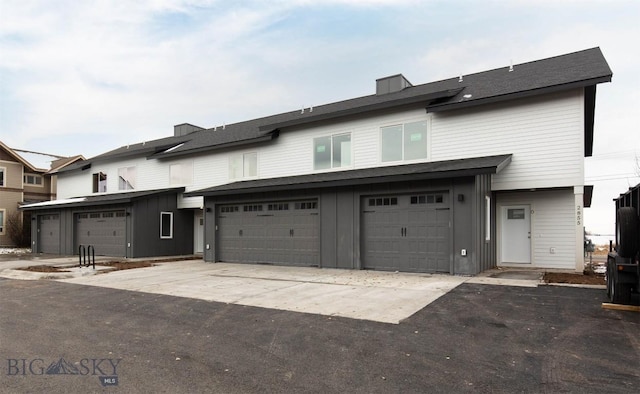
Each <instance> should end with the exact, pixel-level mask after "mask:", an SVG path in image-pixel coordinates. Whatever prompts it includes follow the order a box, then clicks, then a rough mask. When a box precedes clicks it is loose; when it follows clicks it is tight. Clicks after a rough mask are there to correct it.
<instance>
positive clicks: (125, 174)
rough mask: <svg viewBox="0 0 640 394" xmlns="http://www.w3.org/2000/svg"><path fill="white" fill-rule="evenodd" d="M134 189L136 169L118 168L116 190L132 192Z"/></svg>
mask: <svg viewBox="0 0 640 394" xmlns="http://www.w3.org/2000/svg"><path fill="white" fill-rule="evenodd" d="M135 188H136V168H135V167H122V168H118V190H134V189H135Z"/></svg>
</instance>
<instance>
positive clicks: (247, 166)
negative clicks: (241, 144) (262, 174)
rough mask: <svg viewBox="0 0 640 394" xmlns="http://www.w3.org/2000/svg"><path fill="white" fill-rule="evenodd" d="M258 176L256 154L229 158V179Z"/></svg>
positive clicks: (244, 154)
mask: <svg viewBox="0 0 640 394" xmlns="http://www.w3.org/2000/svg"><path fill="white" fill-rule="evenodd" d="M256 176H258V154H257V153H256V152H251V153H243V154H238V155H233V156H231V157H229V179H242V178H251V177H256Z"/></svg>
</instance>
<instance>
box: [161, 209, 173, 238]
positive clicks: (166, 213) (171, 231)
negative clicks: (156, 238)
mask: <svg viewBox="0 0 640 394" xmlns="http://www.w3.org/2000/svg"><path fill="white" fill-rule="evenodd" d="M164 215H169V235H164V234H163V233H164V232H163V231H162V230H164V227H163V220H162V219H163V216H164ZM160 239H173V212H169V211H161V212H160Z"/></svg>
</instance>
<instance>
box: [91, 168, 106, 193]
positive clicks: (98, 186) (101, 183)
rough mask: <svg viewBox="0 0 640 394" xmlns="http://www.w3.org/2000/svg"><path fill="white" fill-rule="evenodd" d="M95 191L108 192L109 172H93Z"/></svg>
mask: <svg viewBox="0 0 640 394" xmlns="http://www.w3.org/2000/svg"><path fill="white" fill-rule="evenodd" d="M93 192H94V193H106V192H107V174H105V173H104V172H96V173H95V174H93Z"/></svg>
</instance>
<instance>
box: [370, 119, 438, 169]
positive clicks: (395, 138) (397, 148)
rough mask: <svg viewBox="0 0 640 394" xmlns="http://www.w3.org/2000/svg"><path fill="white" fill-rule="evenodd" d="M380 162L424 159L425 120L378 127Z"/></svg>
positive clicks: (425, 156)
mask: <svg viewBox="0 0 640 394" xmlns="http://www.w3.org/2000/svg"><path fill="white" fill-rule="evenodd" d="M380 146H381V160H382V162H392V161H401V160H416V159H426V158H427V153H428V150H427V148H428V146H427V122H426V121H420V122H412V123H405V124H399V125H394V126H387V127H382V128H381V129H380Z"/></svg>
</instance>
